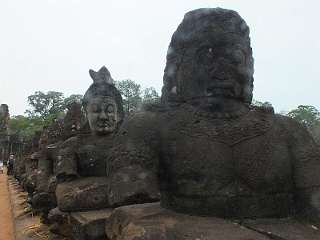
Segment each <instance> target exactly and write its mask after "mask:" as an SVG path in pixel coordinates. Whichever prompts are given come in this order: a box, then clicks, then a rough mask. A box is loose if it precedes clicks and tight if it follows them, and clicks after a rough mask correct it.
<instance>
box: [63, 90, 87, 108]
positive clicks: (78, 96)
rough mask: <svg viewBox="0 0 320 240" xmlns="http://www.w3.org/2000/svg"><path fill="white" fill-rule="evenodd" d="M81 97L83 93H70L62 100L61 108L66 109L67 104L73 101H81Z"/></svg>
mask: <svg viewBox="0 0 320 240" xmlns="http://www.w3.org/2000/svg"><path fill="white" fill-rule="evenodd" d="M82 98H83V95H81V94H71V95H70V96H69V97H67V98H65V99H64V100H63V108H64V109H67V108H68V106H69V105H70V104H71V103H74V102H77V103H81V102H82Z"/></svg>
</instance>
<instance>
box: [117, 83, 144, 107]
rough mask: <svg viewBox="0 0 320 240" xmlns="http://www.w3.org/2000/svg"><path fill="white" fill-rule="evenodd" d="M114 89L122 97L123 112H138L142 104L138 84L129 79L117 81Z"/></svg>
mask: <svg viewBox="0 0 320 240" xmlns="http://www.w3.org/2000/svg"><path fill="white" fill-rule="evenodd" d="M116 87H117V88H118V90H119V91H120V93H121V95H122V98H123V109H124V111H125V112H126V113H130V112H133V111H136V110H138V109H139V107H140V105H141V102H142V99H141V86H140V84H137V83H135V82H134V81H133V80H131V79H126V80H121V81H117V82H116Z"/></svg>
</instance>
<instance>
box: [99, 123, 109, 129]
mask: <svg viewBox="0 0 320 240" xmlns="http://www.w3.org/2000/svg"><path fill="white" fill-rule="evenodd" d="M98 127H99V128H110V127H112V124H111V123H110V122H100V123H98Z"/></svg>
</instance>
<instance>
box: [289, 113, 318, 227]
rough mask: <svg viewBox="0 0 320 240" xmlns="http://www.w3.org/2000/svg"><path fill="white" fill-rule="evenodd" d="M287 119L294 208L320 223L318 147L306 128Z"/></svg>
mask: <svg viewBox="0 0 320 240" xmlns="http://www.w3.org/2000/svg"><path fill="white" fill-rule="evenodd" d="M288 121H289V128H288V130H289V133H290V139H289V144H290V149H291V152H292V155H293V162H292V166H293V181H294V183H295V190H296V194H295V204H296V209H297V210H298V214H299V215H300V216H302V217H304V218H307V219H308V220H310V221H312V222H314V223H318V224H320V147H319V146H318V145H317V144H316V143H315V141H314V139H313V138H312V136H311V135H310V134H309V132H308V131H307V129H306V128H304V127H303V126H302V125H300V124H299V123H297V122H295V121H293V120H291V119H290V120H288Z"/></svg>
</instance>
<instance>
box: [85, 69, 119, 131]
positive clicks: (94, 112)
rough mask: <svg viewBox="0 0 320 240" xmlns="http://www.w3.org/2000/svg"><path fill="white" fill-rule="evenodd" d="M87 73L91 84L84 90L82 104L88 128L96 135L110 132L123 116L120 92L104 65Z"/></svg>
mask: <svg viewBox="0 0 320 240" xmlns="http://www.w3.org/2000/svg"><path fill="white" fill-rule="evenodd" d="M89 73H90V76H91V77H92V79H93V84H91V86H90V87H89V88H88V90H87V91H86V93H85V95H84V97H83V101H82V105H83V108H84V111H85V114H86V118H87V120H88V123H89V126H90V129H91V131H92V133H94V134H96V135H104V134H108V133H112V132H113V131H115V130H116V128H117V126H118V124H119V123H120V122H121V121H122V120H123V117H124V112H123V107H122V97H121V94H120V92H119V91H118V90H117V89H116V87H115V86H114V84H113V80H112V78H111V75H110V72H109V71H108V69H107V68H106V67H104V66H103V67H102V68H101V69H100V70H99V71H98V72H95V71H93V70H90V71H89Z"/></svg>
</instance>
